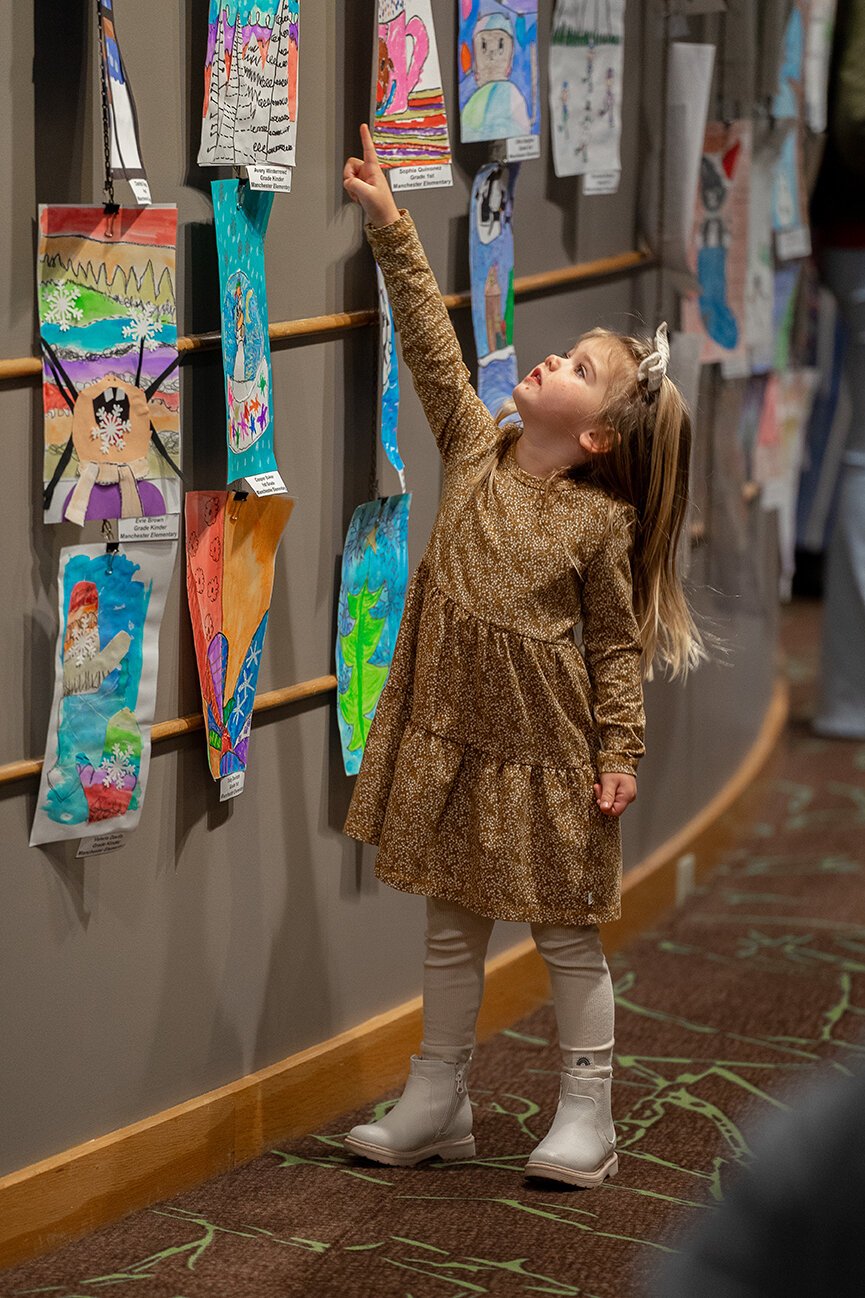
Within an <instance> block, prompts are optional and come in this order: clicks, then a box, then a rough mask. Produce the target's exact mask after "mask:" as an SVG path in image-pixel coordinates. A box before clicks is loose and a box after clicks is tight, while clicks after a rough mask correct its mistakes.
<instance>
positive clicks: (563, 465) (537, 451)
mask: <svg viewBox="0 0 865 1298" xmlns="http://www.w3.org/2000/svg"><path fill="white" fill-rule="evenodd" d="M577 449H578V450H579V448H577ZM511 454H512V455H513V457H514V459H515V460H516V462H517V464H518V465H519V467H520V468H521V469H522V470H523V472H524V473H529V474H531V476H532V477H534V478H549V477H550V476H551V474H553V473H562V472H566V471H567V470H568V469H573V468H577V467H578V464H579V463H580V461H579V460H578V461H576V462H574V463H570V464H569V463H567V461H566V460H565V459H564V458H563V456H562V448H561V447H557V446H555V445H552V446H551V445H544V444H543V443H538V442H535V441H533V439H532V437H531V435H529V436H527V435H526V431H525V429H523V432H522V433H521V434H520V436H519V437H518V438H517V440H516V442H515V443H514V446H513V449H512V451H511Z"/></svg>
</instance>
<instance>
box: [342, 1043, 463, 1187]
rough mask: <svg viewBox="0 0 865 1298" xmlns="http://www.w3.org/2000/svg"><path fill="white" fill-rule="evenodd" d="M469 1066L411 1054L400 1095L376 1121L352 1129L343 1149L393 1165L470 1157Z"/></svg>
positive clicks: (410, 1164) (405, 1165)
mask: <svg viewBox="0 0 865 1298" xmlns="http://www.w3.org/2000/svg"><path fill="white" fill-rule="evenodd" d="M468 1066H469V1065H468V1061H466V1062H465V1063H463V1064H460V1065H456V1064H447V1063H445V1062H444V1061H443V1060H441V1059H421V1058H419V1057H418V1056H417V1055H413V1056H412V1060H411V1072H410V1074H409V1078H408V1081H407V1082H406V1084H405V1090H404V1091H403V1093H402V1095H401V1097H400V1098H399V1099H398V1100H397V1102H396V1104H395V1105H394V1106H393V1108H392V1109H391V1110H390V1111H389V1112H388V1113H386V1114H385V1116H384V1117H383V1118H382V1119H381V1120H380V1121H379V1122H368V1123H365V1124H363V1125H362V1126H359V1127H352V1129H351V1131H350V1132H349V1133H348V1135H347V1136H346V1137H345V1141H344V1144H345V1147H346V1149H348V1150H350V1151H351V1153H353V1154H361V1155H362V1156H363V1157H364V1158H371V1159H372V1160H373V1162H374V1163H389V1164H390V1165H391V1166H393V1167H414V1165H415V1164H416V1163H422V1162H423V1160H424V1159H426V1158H443V1159H445V1160H452V1159H455V1158H473V1157H474V1152H475V1141H474V1137H473V1135H472V1108H471V1105H470V1103H469V1097H468V1093H467V1091H466V1073H467V1071H468Z"/></svg>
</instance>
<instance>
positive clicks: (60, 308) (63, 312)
mask: <svg viewBox="0 0 865 1298" xmlns="http://www.w3.org/2000/svg"><path fill="white" fill-rule="evenodd" d="M45 299H46V308H47V309H46V311H45V324H56V325H59V326H60V328H61V330H62V331H63V333H66V331H67V329H69V328H71V326H72V325H74V324H77V322H78V321H79V320H80V319H81V318H82V316H83V315H84V312H83V310H82V309H81V307H80V306H79V305H78V294H77V293H76V291H75V289H74V287H73V286H72V285H71V284H50V285H49V286H48V287H47V288H46V290H45Z"/></svg>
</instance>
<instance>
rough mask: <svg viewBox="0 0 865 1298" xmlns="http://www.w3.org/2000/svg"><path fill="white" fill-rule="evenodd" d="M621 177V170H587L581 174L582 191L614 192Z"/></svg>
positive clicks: (588, 192) (596, 192)
mask: <svg viewBox="0 0 865 1298" xmlns="http://www.w3.org/2000/svg"><path fill="white" fill-rule="evenodd" d="M621 178H622V173H621V171H587V172H586V173H585V175H584V176H583V193H584V194H615V193H616V191H617V190H618V188H619V181H620V180H621Z"/></svg>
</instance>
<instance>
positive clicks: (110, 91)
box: [97, 0, 150, 205]
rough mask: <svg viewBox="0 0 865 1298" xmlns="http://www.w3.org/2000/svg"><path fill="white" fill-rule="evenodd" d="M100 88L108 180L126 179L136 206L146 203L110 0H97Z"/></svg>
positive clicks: (126, 79)
mask: <svg viewBox="0 0 865 1298" xmlns="http://www.w3.org/2000/svg"><path fill="white" fill-rule="evenodd" d="M97 11H98V15H99V46H100V51H101V55H102V68H101V74H102V86H103V90H104V92H105V105H106V108H107V111H108V128H109V130H110V133H111V177H112V179H115V180H116V179H118V178H121V179H123V180H128V181H129V184H130V186H131V188H132V192H133V193H134V194H135V197H136V198H137V199H138V202H139V203H142V204H145V205H146V204H149V202H150V186H149V185H148V183H147V173H146V171H145V170H144V163H143V162H142V160H141V144H140V142H139V139H138V115H137V114H136V111H135V100H134V99H133V97H132V86H131V85H130V84H129V76H128V74H127V72H126V67H125V66H124V63H123V55H122V54H121V53H120V44H119V42H118V40H117V29H116V27H115V22H114V0H97Z"/></svg>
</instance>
